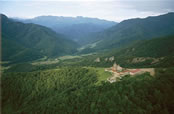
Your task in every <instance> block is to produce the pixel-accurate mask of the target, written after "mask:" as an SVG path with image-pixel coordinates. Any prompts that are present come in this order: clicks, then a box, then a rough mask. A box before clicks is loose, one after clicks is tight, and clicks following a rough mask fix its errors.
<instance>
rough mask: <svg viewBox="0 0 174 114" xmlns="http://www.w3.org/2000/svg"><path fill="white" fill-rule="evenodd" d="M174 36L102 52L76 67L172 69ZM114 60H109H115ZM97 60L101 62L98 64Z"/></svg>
mask: <svg viewBox="0 0 174 114" xmlns="http://www.w3.org/2000/svg"><path fill="white" fill-rule="evenodd" d="M173 45H174V35H171V36H165V37H159V38H158V37H157V38H153V39H149V40H142V41H136V42H133V43H132V44H130V45H128V46H126V47H123V48H116V49H115V48H114V49H110V50H107V51H102V52H100V53H96V54H93V55H90V56H87V57H84V58H83V59H81V60H76V63H74V65H82V66H93V67H111V66H112V65H113V63H114V62H116V63H118V64H120V65H121V66H122V67H133V68H137V67H141V68H142V67H172V66H173V65H174V46H173ZM113 57H114V60H112V61H111V60H109V59H110V58H113ZM97 59H100V61H98V62H96V60H97ZM73 61H75V60H73Z"/></svg>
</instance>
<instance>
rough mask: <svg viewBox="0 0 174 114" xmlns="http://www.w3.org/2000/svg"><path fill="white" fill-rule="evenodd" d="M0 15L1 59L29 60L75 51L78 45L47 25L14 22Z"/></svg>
mask: <svg viewBox="0 0 174 114" xmlns="http://www.w3.org/2000/svg"><path fill="white" fill-rule="evenodd" d="M0 16H1V19H2V60H3V61H17V62H18V61H20V62H21V61H30V60H35V59H38V58H41V57H44V56H47V57H54V56H60V55H64V54H72V53H74V52H75V51H76V48H77V46H78V45H77V44H76V43H75V42H73V41H71V40H68V39H66V38H65V36H63V35H61V34H57V33H56V32H54V31H52V30H51V29H49V28H47V27H44V26H40V25H36V24H24V23H21V22H15V21H13V20H12V19H9V18H8V17H6V16H5V15H2V14H1V15H0Z"/></svg>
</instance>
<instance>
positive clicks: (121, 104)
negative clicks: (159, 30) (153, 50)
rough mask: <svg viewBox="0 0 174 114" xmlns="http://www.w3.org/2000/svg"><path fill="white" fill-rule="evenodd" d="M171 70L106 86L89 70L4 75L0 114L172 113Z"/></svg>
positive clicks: (78, 69) (75, 69)
mask: <svg viewBox="0 0 174 114" xmlns="http://www.w3.org/2000/svg"><path fill="white" fill-rule="evenodd" d="M173 71H174V69H173V68H172V69H158V70H157V71H156V76H155V77H152V76H150V75H149V74H147V73H146V74H143V75H137V76H134V77H130V76H125V77H124V78H122V79H121V81H119V82H116V83H112V84H110V83H109V82H103V83H102V84H101V85H96V82H97V80H98V78H97V75H96V73H95V72H94V71H93V70H87V69H85V68H79V67H73V68H72V67H69V68H62V69H57V70H49V71H42V72H31V73H4V74H3V77H2V82H3V83H2V113H3V114H11V113H16V114H21V113H27V114H28V113H39V114H44V113H46V114H50V113H52V114H53V113H54V114H55V113H116V114H119V113H120V114H128V113H132V114H141V113H148V114H150V113H153V114H172V113H173V111H174V110H173V109H174V99H173V96H174V89H173V88H174V72H173Z"/></svg>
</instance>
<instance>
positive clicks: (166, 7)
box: [0, 0, 174, 22]
mask: <svg viewBox="0 0 174 114" xmlns="http://www.w3.org/2000/svg"><path fill="white" fill-rule="evenodd" d="M167 12H174V0H52V1H51V0H10V1H7V0H4V1H2V0H1V1H0V13H3V14H5V15H7V16H9V17H20V18H32V17H36V16H40V15H55V16H73V17H76V16H85V17H97V18H101V19H106V20H112V21H117V22H120V21H122V20H124V19H129V18H137V17H140V18H143V17H147V16H155V15H159V14H164V13H167Z"/></svg>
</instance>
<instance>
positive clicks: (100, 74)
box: [85, 67, 112, 85]
mask: <svg viewBox="0 0 174 114" xmlns="http://www.w3.org/2000/svg"><path fill="white" fill-rule="evenodd" d="M85 68H87V69H89V70H94V71H96V73H97V79H98V81H97V83H96V85H100V84H101V82H102V81H106V80H107V78H109V77H111V76H112V74H111V73H110V72H105V68H95V67H85Z"/></svg>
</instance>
